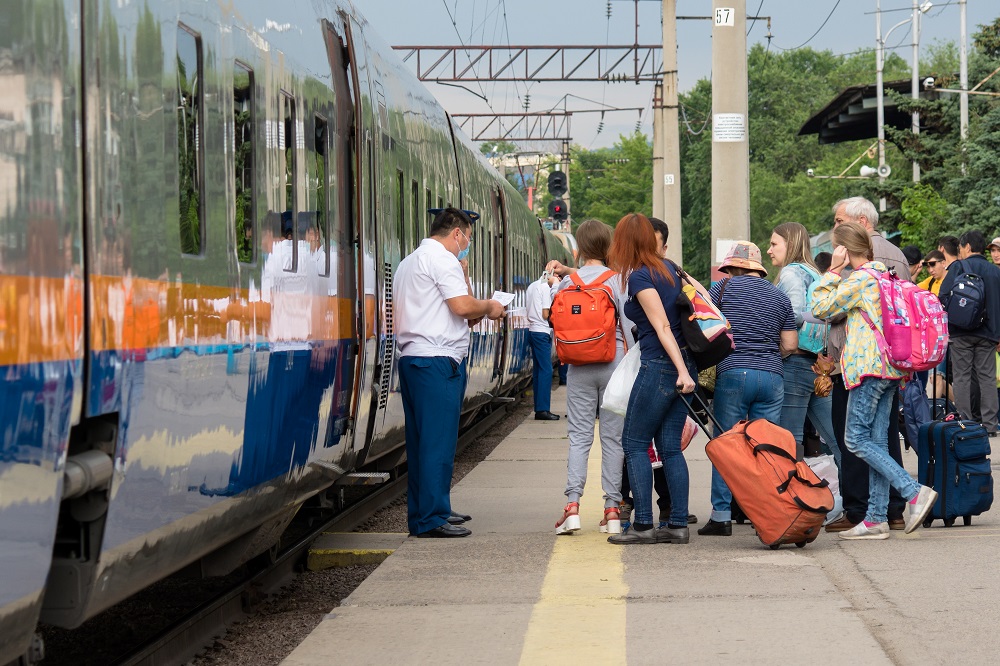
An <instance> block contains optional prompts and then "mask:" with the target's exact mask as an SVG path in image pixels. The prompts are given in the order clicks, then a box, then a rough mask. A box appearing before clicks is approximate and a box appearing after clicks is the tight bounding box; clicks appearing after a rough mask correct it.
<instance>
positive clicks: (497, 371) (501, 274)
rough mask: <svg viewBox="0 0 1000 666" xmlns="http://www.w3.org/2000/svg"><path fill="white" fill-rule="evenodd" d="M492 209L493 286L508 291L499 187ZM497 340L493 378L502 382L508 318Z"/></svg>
mask: <svg viewBox="0 0 1000 666" xmlns="http://www.w3.org/2000/svg"><path fill="white" fill-rule="evenodd" d="M493 194H494V196H493V209H494V213H495V218H496V220H497V226H496V227H494V230H493V280H494V284H493V288H494V289H495V290H500V291H510V289H509V285H510V275H509V274H508V266H507V255H508V247H509V246H508V241H507V239H508V238H510V233H509V231H510V230H509V228H508V224H507V209H506V207H505V206H504V201H503V192H502V190H501V189H500V188H497V189H496V190H494V193H493ZM499 336H500V337H499V340H497V348H496V354H495V355H494V358H493V379H494V380H499V381H500V382H503V376H504V365H505V359H506V358H507V348H508V347H509V340H510V319H509V318H508V317H504V318H503V319H501V320H500V322H499Z"/></svg>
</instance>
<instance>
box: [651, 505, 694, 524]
mask: <svg viewBox="0 0 1000 666" xmlns="http://www.w3.org/2000/svg"><path fill="white" fill-rule="evenodd" d="M669 520H670V507H667V508H666V509H661V510H660V527H666V526H667V521H669ZM697 524H698V516H696V515H694V514H693V513H689V514H688V525H697Z"/></svg>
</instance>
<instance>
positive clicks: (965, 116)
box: [958, 0, 969, 172]
mask: <svg viewBox="0 0 1000 666" xmlns="http://www.w3.org/2000/svg"><path fill="white" fill-rule="evenodd" d="M965 3H966V0H959V3H958V8H959V21H960V23H961V27H960V28H959V33H958V34H959V37H958V77H959V86H960V87H961V88H962V93H961V94H960V95H959V96H958V101H959V107H958V108H959V116H960V120H959V136H960V137H961V138H962V141H965V140H966V139H967V138H969V93H968V92H966V91H968V89H969V48H968V45H967V44H968V41H969V37H968V34H967V33H966V25H965V22H966V16H965ZM962 150H965V148H964V147H963V149H962ZM962 170H963V172H964V170H965V167H964V166H963V167H962Z"/></svg>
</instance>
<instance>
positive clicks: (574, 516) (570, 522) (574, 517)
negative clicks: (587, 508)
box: [556, 502, 580, 534]
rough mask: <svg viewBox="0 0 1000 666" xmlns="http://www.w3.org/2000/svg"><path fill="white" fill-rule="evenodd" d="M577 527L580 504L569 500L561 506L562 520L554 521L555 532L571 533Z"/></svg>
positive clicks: (577, 528)
mask: <svg viewBox="0 0 1000 666" xmlns="http://www.w3.org/2000/svg"><path fill="white" fill-rule="evenodd" d="M571 512H572V513H571ZM579 529H580V504H579V502H570V503H569V504H567V505H566V506H565V507H564V508H563V517H562V520H560V521H559V522H558V523H556V534H572V533H573V532H576V531H578V530H579Z"/></svg>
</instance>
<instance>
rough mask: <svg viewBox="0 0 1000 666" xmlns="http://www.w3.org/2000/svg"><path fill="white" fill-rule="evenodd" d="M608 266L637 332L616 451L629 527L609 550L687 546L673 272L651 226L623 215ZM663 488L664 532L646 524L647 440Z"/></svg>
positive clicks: (684, 373)
mask: <svg viewBox="0 0 1000 666" xmlns="http://www.w3.org/2000/svg"><path fill="white" fill-rule="evenodd" d="M608 264H609V266H610V267H611V268H612V269H614V270H615V271H618V272H619V273H620V274H621V276H622V277H621V279H622V282H623V286H625V285H624V283H626V282H627V285H628V295H629V300H628V302H627V303H626V304H625V308H624V310H625V316H626V317H628V318H629V319H631V320H632V321H633V322H635V324H636V327H637V329H638V337H637V341H638V344H639V351H640V358H641V365H640V368H639V374H638V376H637V377H636V380H635V384H634V385H633V387H632V395H631V397H630V399H629V404H628V409H627V413H626V415H625V425H624V429H623V431H622V447H623V448H624V449H625V464H626V465H627V466H628V474H629V479H630V480H631V482H632V493H633V496H634V499H635V521H634V522H633V523H632V525H631V527H630V528H629V529H628V530H626V531H625V532H623V533H621V534H616V535H613V536H611V537H609V538H608V541H609V542H611V543H615V544H631V543H687V542H688V540H689V538H690V537H689V534H690V533H689V531H688V526H687V525H688V488H689V477H688V468H687V462H686V461H685V460H684V456H683V455H682V454H681V432H682V430H683V428H684V421H685V419H686V417H687V408H686V407H685V405H684V401H683V400H682V399H680V397H679V395H678V394H679V393H691V392H693V391H694V389H695V381H694V379H693V378H694V377H695V376H696V375H697V371H696V369H695V365H694V361H693V359H692V358H691V356H690V354H689V353H688V352H687V350H686V345H685V342H684V335H683V333H682V332H681V323H680V322H681V318H680V314H679V312H678V310H677V305H676V301H677V296H678V295H679V294H680V291H681V280H680V276H679V275H678V274H677V269H676V267H675V266H674V265H673V264H672V263H670V262H669V261H668V260H666V259H663V258H662V257H661V256H660V246H659V244H658V243H657V241H656V235H655V233H654V231H653V226H652V225H651V224H650V222H649V220H648V219H647V218H646V216H644V215H641V214H639V213H632V214H629V215H626V216H625V217H623V218H622V219H621V220H619V222H618V226H617V227H616V228H615V234H614V238H613V240H612V243H611V249H610V251H609V252H608ZM654 440H655V443H656V447H657V449H658V452H659V454H660V458H661V460H663V470H664V474H665V475H666V478H667V485H668V486H669V487H670V499H671V508H670V518H669V520H668V522H667V525H666V526H665V527H659V528H655V529H654V525H653V498H652V488H653V469H652V466H651V464H650V462H649V456H648V455H647V450H648V449H649V442H650V441H654Z"/></svg>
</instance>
